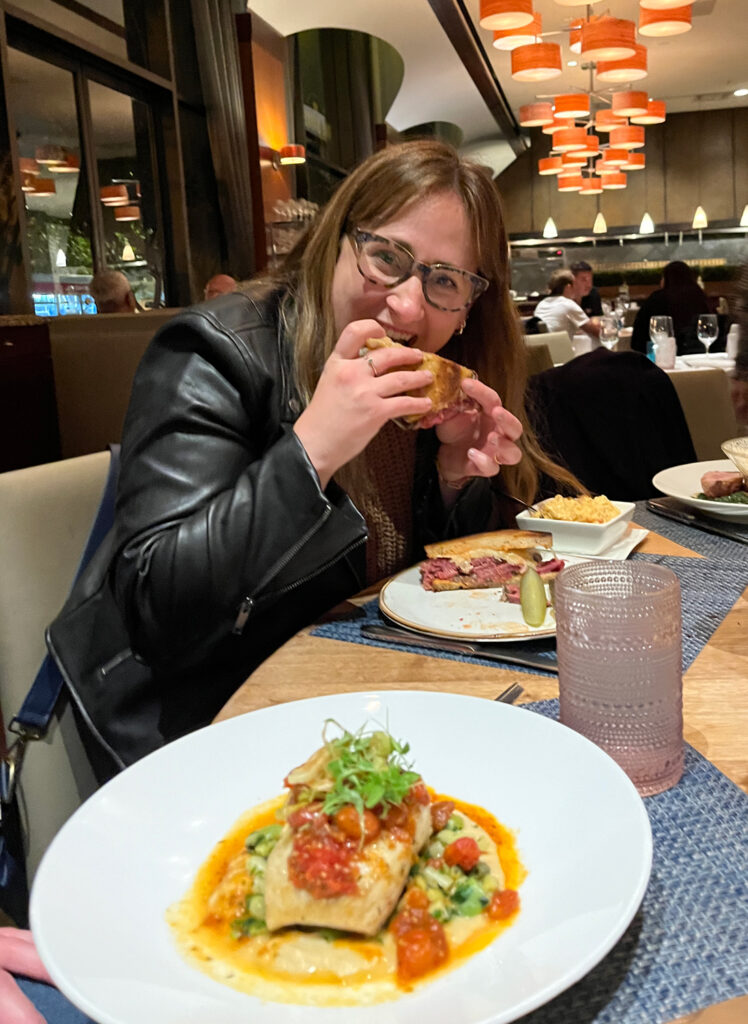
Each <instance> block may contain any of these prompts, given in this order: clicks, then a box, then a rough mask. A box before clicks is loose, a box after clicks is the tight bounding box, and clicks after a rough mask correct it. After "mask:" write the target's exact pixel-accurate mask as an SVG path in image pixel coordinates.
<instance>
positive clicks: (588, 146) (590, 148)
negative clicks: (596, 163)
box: [572, 135, 600, 156]
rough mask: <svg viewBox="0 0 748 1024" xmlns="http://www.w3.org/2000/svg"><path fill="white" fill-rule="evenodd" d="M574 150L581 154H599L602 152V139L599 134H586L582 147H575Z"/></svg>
mask: <svg viewBox="0 0 748 1024" xmlns="http://www.w3.org/2000/svg"><path fill="white" fill-rule="evenodd" d="M572 152H574V153H578V154H579V155H580V156H598V154H599V153H600V140H599V139H598V137H597V135H585V137H584V145H583V146H582V148H581V149H575V150H573V151H572Z"/></svg>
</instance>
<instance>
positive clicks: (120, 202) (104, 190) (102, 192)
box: [99, 185, 130, 206]
mask: <svg viewBox="0 0 748 1024" xmlns="http://www.w3.org/2000/svg"><path fill="white" fill-rule="evenodd" d="M99 199H100V200H101V202H102V203H103V204H104V206H127V204H128V203H129V202H130V194H129V192H128V191H127V185H102V186H101V188H100V189H99Z"/></svg>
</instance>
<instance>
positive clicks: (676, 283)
mask: <svg viewBox="0 0 748 1024" xmlns="http://www.w3.org/2000/svg"><path fill="white" fill-rule="evenodd" d="M711 312H713V310H712V306H711V304H710V302H709V299H708V298H707V296H706V292H704V291H703V289H701V288H700V287H699V285H698V284H697V282H696V278H695V276H694V272H693V270H692V269H691V268H690V267H689V266H688V264H687V263H683V262H682V261H681V260H674V261H673V262H672V263H668V265H667V266H666V267H665V269H664V270H663V272H662V281H661V282H660V287H659V288H658V289H657V291H654V292H652V294H651V295H650V296H649V297H648V298H646V299H645V300H644V302H643V303H642V305H641V307H640V309H639V312H638V313H637V314H636V320H634V330H633V334H632V336H631V347H632V349H634V350H635V351H637V352H643V353H644V354H645V355H646V353H647V346H648V344H649V321H650V318H651V317H653V316H669V317H672V320H673V331H674V332H675V344H676V346H677V351H678V355H683V354H684V353H687V352H702V351H703V350H704V346H703V345H702V344H701V342H700V341H699V340H698V338H697V337H696V321H697V320H698V318H699V314H701V313H711Z"/></svg>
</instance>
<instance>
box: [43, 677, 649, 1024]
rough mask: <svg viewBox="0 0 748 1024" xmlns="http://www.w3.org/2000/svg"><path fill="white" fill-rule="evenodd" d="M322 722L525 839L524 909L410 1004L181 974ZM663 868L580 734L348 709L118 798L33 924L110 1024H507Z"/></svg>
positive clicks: (56, 875) (617, 780) (215, 732)
mask: <svg viewBox="0 0 748 1024" xmlns="http://www.w3.org/2000/svg"><path fill="white" fill-rule="evenodd" d="M328 717H333V718H335V719H336V720H337V721H339V722H340V723H341V724H343V725H344V726H346V727H347V728H349V729H356V728H357V727H358V726H360V725H362V724H364V722H366V721H367V720H369V721H377V722H379V723H387V725H388V727H389V728H390V730H391V731H392V733H393V734H394V735H395V736H397V737H398V738H402V739H407V740H409V742H410V744H411V755H412V757H413V759H414V762H415V765H416V767H417V768H418V770H419V771H420V772H421V773H422V774H423V777H424V779H425V780H426V782H427V783H428V784H429V785H431V786H433V787H434V788H435V789H436V790H438V791H442V792H446V793H449V794H452V795H454V796H457V797H459V798H461V799H464V800H466V801H468V802H472V803H476V804H479V805H482V806H484V807H486V808H487V809H488V810H489V811H491V812H492V813H493V814H494V815H495V816H496V817H497V818H498V819H499V820H500V821H501V822H502V823H503V824H505V825H507V826H508V827H510V828H512V829H514V830H515V831H516V835H517V842H518V847H519V852H520V857H521V859H522V862H523V864H524V866H525V867H526V868H527V871H528V876H527V878H526V880H525V882H524V883H523V885H522V887H521V890H520V895H521V901H522V909H521V912H520V915H519V917H518V919H517V921H516V923H515V924H514V925H513V926H512V927H511V928H508V929H507V930H506V931H505V932H503V933H502V934H501V935H500V936H499V937H498V938H497V939H496V940H495V941H494V942H493V943H491V945H490V946H488V947H487V948H486V949H485V950H482V951H481V952H480V953H478V954H477V955H476V956H474V957H472V958H471V959H470V960H468V961H467V962H466V963H465V964H463V965H461V966H460V967H458V968H456V969H455V970H454V971H451V972H448V973H447V974H445V975H444V976H442V977H441V978H438V979H436V980H435V981H434V982H432V983H431V984H430V985H425V986H424V987H423V988H421V989H420V990H418V991H416V992H414V993H412V994H409V995H404V996H403V997H402V998H400V999H399V1000H397V1001H396V1002H391V1003H382V1004H379V1005H376V1006H371V1007H362V1008H351V1007H346V1008H335V1009H323V1008H310V1007H302V1006H288V1005H282V1004H276V1003H270V1002H266V1003H263V1002H260V1001H259V1000H258V999H255V998H253V997H252V996H248V995H244V994H243V993H241V992H237V991H235V990H234V989H231V988H228V987H225V986H223V985H221V984H219V983H218V982H216V981H214V980H213V979H211V978H209V977H207V975H204V974H202V973H201V972H200V971H198V970H195V969H194V968H192V967H190V966H189V965H188V964H187V963H186V962H185V961H184V960H182V958H181V957H180V955H179V954H178V953H177V950H176V948H175V946H174V943H173V942H172V939H171V934H170V931H169V928H168V926H167V924H166V922H165V920H164V913H165V911H166V908H167V907H168V906H169V904H171V903H172V902H173V901H174V900H176V899H178V898H180V897H181V896H182V895H183V894H184V893H185V891H186V890H187V888H188V887H189V885H190V884H191V882H192V879H193V877H194V875H195V872H196V870H197V868H198V867H199V865H200V864H201V863H202V862H203V861H204V859H205V858H206V857H207V856H208V854H209V853H210V851H211V850H212V848H213V846H214V845H215V843H216V842H217V841H218V840H219V839H220V838H221V837H222V836H223V835H224V834H225V833H226V832H227V831H228V829H229V828H230V827H231V825H232V824H233V823H234V822H235V821H236V820H237V819H238V817H239V816H240V815H241V814H242V813H243V812H244V811H245V810H246V809H248V808H250V807H252V806H253V805H254V804H256V803H259V802H260V801H262V800H265V799H266V798H268V797H271V796H273V795H275V794H276V793H279V792H280V791H281V790H282V780H283V778H284V776H285V775H286V773H287V772H288V769H289V766H290V765H294V764H298V763H299V762H300V761H302V760H304V758H305V757H306V756H307V755H308V754H309V753H310V752H311V751H313V750H314V749H316V747H317V746H318V745H319V743H320V735H321V730H322V724H323V722H324V720H325V719H326V718H328ZM478 765H479V767H478ZM651 855H652V840H651V833H650V828H649V820H648V818H647V814H646V811H645V809H644V804H643V802H642V800H641V798H640V797H639V796H638V794H637V793H636V790H635V789H634V786H633V785H632V783H631V782H630V781H629V779H628V778H627V776H626V775H625V774H624V772H623V771H622V770H621V769H620V768H619V767H618V765H616V764H615V762H614V761H613V760H612V759H611V758H609V757H608V755H607V754H605V753H603V751H602V750H600V749H599V748H598V747H596V746H594V745H593V744H592V743H590V742H589V741H588V740H586V739H584V738H583V737H582V736H580V735H578V734H577V733H575V732H573V731H572V730H571V729H567V728H566V727H565V726H562V725H559V724H558V723H557V722H553V721H550V720H548V719H546V718H544V717H542V716H540V715H536V714H533V713H532V712H531V711H526V710H522V709H521V708H514V707H510V706H508V705H505V704H499V703H494V702H492V701H488V700H483V699H480V698H477V697H463V696H458V695H455V694H444V693H423V692H420V693H415V692H408V691H404V692H383V693H379V694H378V693H351V694H342V695H337V696H331V697H318V698H314V699H311V700H303V701H294V702H292V703H289V704H281V705H277V706H275V707H271V708H265V709H263V710H261V711H257V712H254V713H252V714H248V715H242V716H240V717H238V718H233V719H230V720H229V721H226V722H223V723H221V724H219V725H213V726H209V727H207V728H205V729H202V730H200V731H198V732H195V733H192V734H191V735H189V736H187V737H185V738H184V739H182V740H178V741H177V742H175V743H171V744H169V745H168V746H166V747H164V748H162V749H161V750H159V751H157V752H156V753H154V754H151V755H150V756H149V757H146V758H144V759H143V760H142V761H140V762H138V763H137V764H135V765H134V766H133V767H132V768H130V769H128V770H127V771H126V772H123V774H122V775H119V776H118V777H116V778H115V779H113V780H112V781H111V782H110V783H109V784H108V785H106V786H104V788H103V789H101V790H100V791H99V792H98V793H96V794H94V796H92V797H91V798H90V800H88V801H87V803H85V804H84V805H83V807H81V808H80V809H79V810H78V811H77V812H76V813H75V814H74V815H73V817H72V818H71V819H70V820H69V821H68V822H67V823H66V824H65V825H64V826H63V828H62V829H61V830H60V832H59V833H58V835H57V836H56V837H55V839H54V840H53V842H52V844H51V846H50V848H49V850H48V851H47V853H46V855H45V857H44V859H43V861H42V863H41V866H40V868H39V871H38V872H37V875H36V880H35V882H34V888H33V892H32V896H31V924H32V929H33V934H34V939H35V941H36V944H37V946H38V949H39V952H40V954H41V957H42V959H43V961H44V963H45V965H46V966H47V968H48V969H49V972H50V974H51V975H52V977H53V978H54V980H55V983H56V984H57V985H59V987H60V988H61V989H62V991H63V992H64V993H65V995H66V996H68V998H69V999H71V1000H72V1002H73V1003H75V1004H76V1005H77V1006H78V1007H80V1009H81V1010H83V1012H84V1013H87V1014H89V1016H91V1017H93V1018H94V1020H96V1021H99V1022H100V1024H248V1022H250V1021H251V1022H252V1024H381V1022H382V1021H383V1020H386V1021H387V1022H388V1024H423V1022H424V1021H459V1022H460V1024H489V1022H490V1024H504V1022H508V1021H514V1020H516V1019H517V1018H518V1017H521V1016H522V1015H523V1014H526V1013H528V1012H529V1011H530V1010H532V1009H534V1008H535V1007H537V1006H540V1005H541V1004H543V1003H545V1002H547V1001H548V1000H549V999H551V998H553V996H555V995H557V994H558V993H559V992H561V991H563V990H564V989H565V988H567V987H568V986H569V985H572V984H573V983H574V982H575V981H577V980H578V979H579V978H581V977H582V976H583V975H584V974H586V973H587V972H588V971H589V970H590V969H591V968H592V967H594V966H595V964H596V963H598V962H599V961H600V960H601V959H602V957H603V956H605V954H606V953H607V952H608V951H609V950H610V949H611V947H612V946H613V945H614V944H615V943H616V942H617V940H618V939H619V938H620V937H621V935H622V934H623V932H624V931H625V929H626V927H627V926H628V924H629V922H630V921H631V919H632V918H633V916H634V914H635V913H636V910H637V908H638V906H639V904H640V902H641V900H642V897H643V895H644V891H645V889H646V886H647V881H648V878H649V872H650V866H651Z"/></svg>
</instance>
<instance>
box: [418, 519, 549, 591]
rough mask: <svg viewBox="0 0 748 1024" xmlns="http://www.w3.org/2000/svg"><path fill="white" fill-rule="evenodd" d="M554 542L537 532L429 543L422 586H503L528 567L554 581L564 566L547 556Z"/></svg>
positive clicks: (507, 532)
mask: <svg viewBox="0 0 748 1024" xmlns="http://www.w3.org/2000/svg"><path fill="white" fill-rule="evenodd" d="M551 540H552V536H551V534H550V533H540V532H538V531H534V530H497V531H496V532H495V533H476V534H474V535H473V536H471V537H458V538H457V539H456V540H445V541H441V542H440V543H438V544H427V545H426V554H427V555H428V559H427V560H426V561H425V562H423V563H422V564H421V584H422V585H423V587H424V589H425V590H437V591H439V590H477V589H479V588H483V587H502V586H504V585H505V584H507V583H517V582H518V581H519V580H520V579H521V578H522V574H523V573H524V572H526V571H527V568H528V566H532V567H533V568H534V569H535V570H536V571H537V572H538V573H539V574H540V576H541V577H542V578H543V579H544V580H551V579H554V578H555V577H556V576H557V575H558V574H559V573H560V572H561V570H562V569H563V567H564V563H563V562H562V561H561V559H560V558H556V557H555V555H553V554H551V556H550V557H547V556H546V553H545V551H546V549H547V548H549V547H550V546H551Z"/></svg>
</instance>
